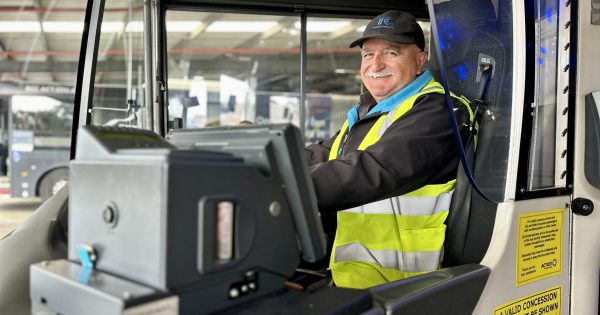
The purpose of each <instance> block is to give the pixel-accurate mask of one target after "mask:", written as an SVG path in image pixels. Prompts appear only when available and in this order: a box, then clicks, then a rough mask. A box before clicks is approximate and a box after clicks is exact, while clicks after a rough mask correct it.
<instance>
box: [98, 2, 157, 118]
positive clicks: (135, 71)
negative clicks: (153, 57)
mask: <svg viewBox="0 0 600 315" xmlns="http://www.w3.org/2000/svg"><path fill="white" fill-rule="evenodd" d="M123 4H124V3H123V1H119V0H108V1H106V3H105V9H104V16H103V19H102V25H101V29H100V42H99V46H98V61H97V64H96V77H95V82H94V92H93V93H94V94H93V101H92V105H91V121H92V124H94V125H110V126H130V127H138V128H149V127H148V126H146V124H145V119H144V117H145V116H144V109H145V102H144V93H143V89H144V46H143V45H144V41H143V30H144V29H143V1H142V0H132V1H129V4H130V5H129V7H127V6H123Z"/></svg>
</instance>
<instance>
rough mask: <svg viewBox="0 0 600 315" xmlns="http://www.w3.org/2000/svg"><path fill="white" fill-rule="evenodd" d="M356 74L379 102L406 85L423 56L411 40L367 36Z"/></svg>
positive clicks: (425, 57)
mask: <svg viewBox="0 0 600 315" xmlns="http://www.w3.org/2000/svg"><path fill="white" fill-rule="evenodd" d="M361 53H362V62H361V65H360V77H361V78H362V81H363V84H364V85H365V86H366V87H367V90H369V92H371V95H373V98H375V100H376V101H377V102H378V103H379V102H380V101H381V100H383V99H385V98H387V97H389V96H391V95H393V94H394V93H396V92H398V91H400V90H401V89H402V88H404V87H405V86H407V85H409V84H410V83H411V82H412V81H413V80H414V79H415V78H416V77H417V75H419V74H421V67H423V64H424V63H425V60H426V59H427V53H426V52H423V51H421V50H420V49H419V47H418V46H417V45H415V44H398V43H393V42H390V41H387V40H384V39H379V38H371V39H368V40H366V41H364V42H363V45H362V50H361Z"/></svg>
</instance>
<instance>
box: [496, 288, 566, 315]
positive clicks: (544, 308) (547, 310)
mask: <svg viewBox="0 0 600 315" xmlns="http://www.w3.org/2000/svg"><path fill="white" fill-rule="evenodd" d="M561 289H562V287H561V286H558V287H554V288H551V289H548V290H545V291H542V292H538V293H535V294H532V295H529V296H526V297H522V298H520V299H518V300H515V301H511V302H508V303H506V304H504V305H501V306H498V307H496V308H494V315H542V314H543V315H560V291H561Z"/></svg>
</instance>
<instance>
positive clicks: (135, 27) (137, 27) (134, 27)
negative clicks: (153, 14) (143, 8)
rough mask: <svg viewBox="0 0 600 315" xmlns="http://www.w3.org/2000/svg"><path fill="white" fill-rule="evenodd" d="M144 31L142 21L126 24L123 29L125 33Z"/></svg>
mask: <svg viewBox="0 0 600 315" xmlns="http://www.w3.org/2000/svg"><path fill="white" fill-rule="evenodd" d="M143 31H144V22H142V21H131V22H129V23H127V26H126V27H125V32H137V33H139V32H143Z"/></svg>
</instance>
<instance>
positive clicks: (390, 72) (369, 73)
mask: <svg viewBox="0 0 600 315" xmlns="http://www.w3.org/2000/svg"><path fill="white" fill-rule="evenodd" d="M395 74H396V73H395V72H394V71H393V70H389V69H384V70H381V71H379V72H373V71H371V70H369V71H367V76H368V77H371V78H373V79H378V78H383V77H388V76H392V75H395Z"/></svg>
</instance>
